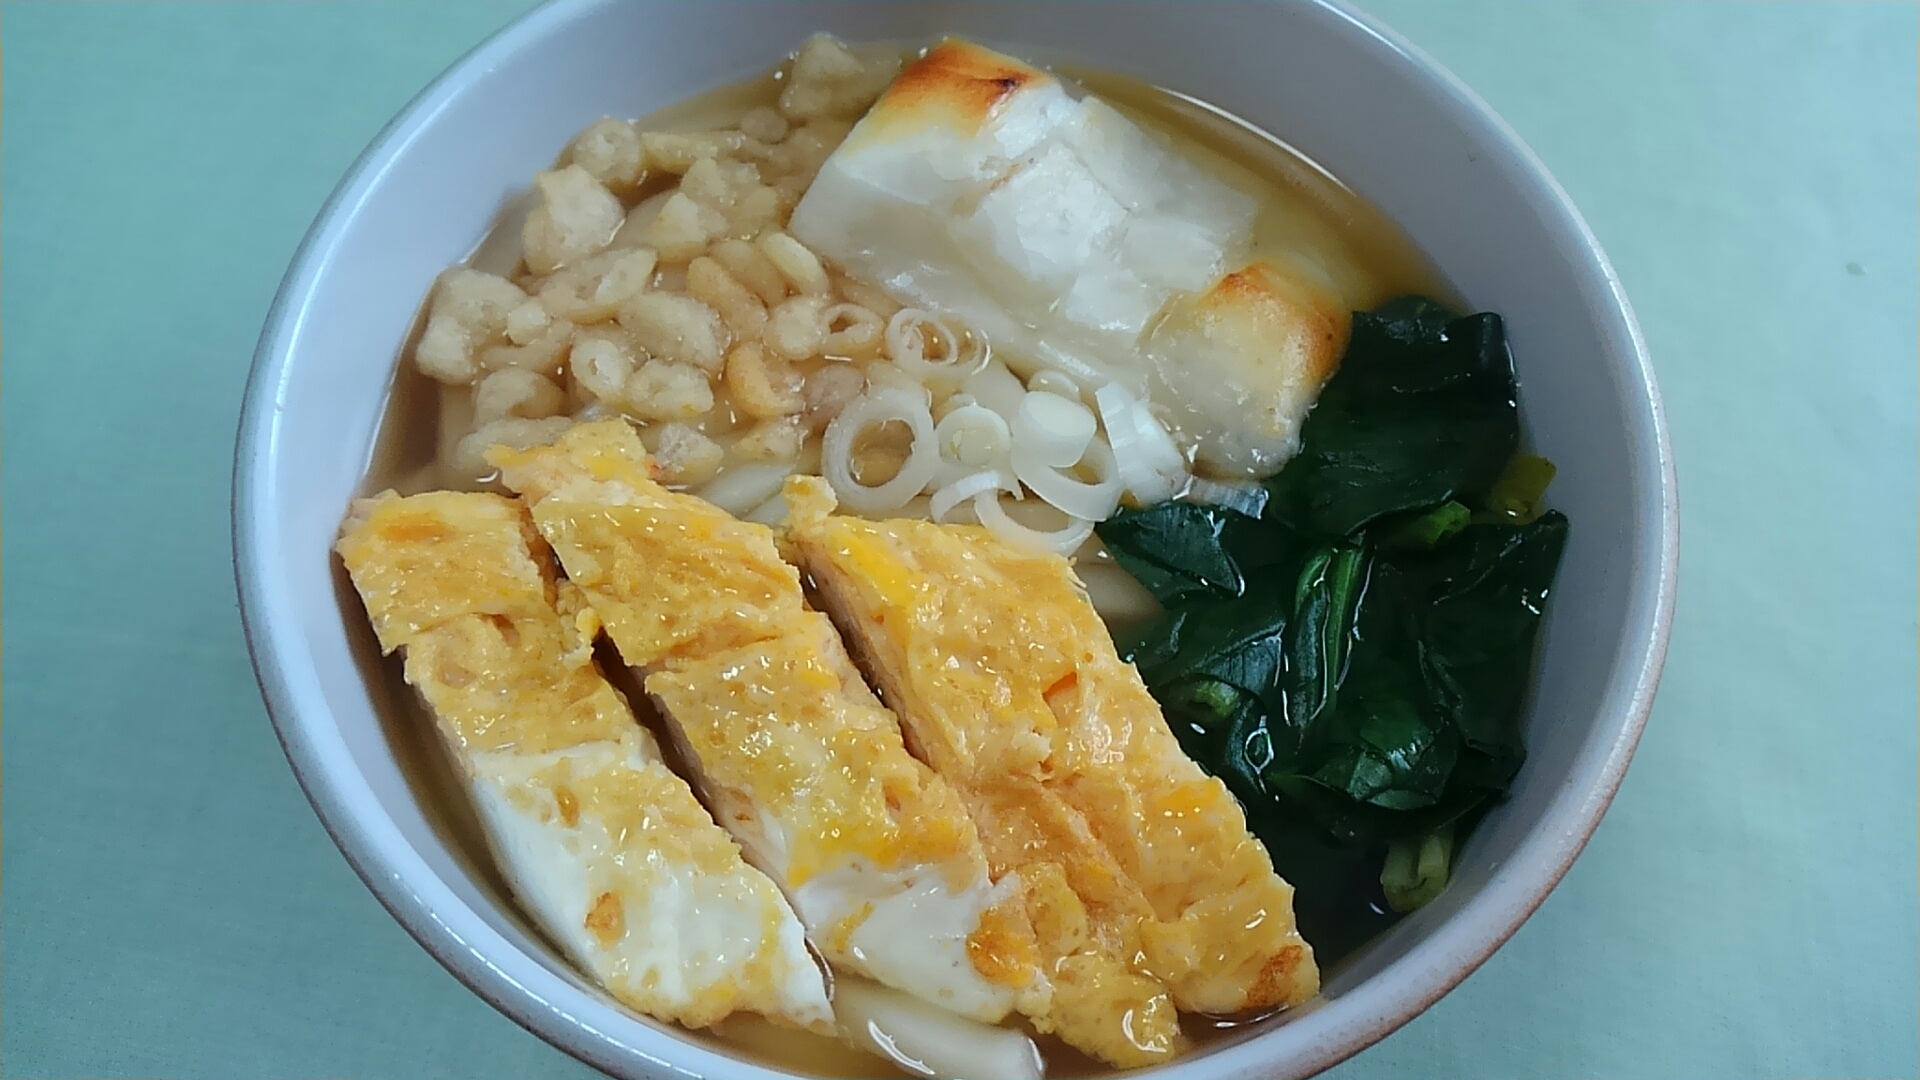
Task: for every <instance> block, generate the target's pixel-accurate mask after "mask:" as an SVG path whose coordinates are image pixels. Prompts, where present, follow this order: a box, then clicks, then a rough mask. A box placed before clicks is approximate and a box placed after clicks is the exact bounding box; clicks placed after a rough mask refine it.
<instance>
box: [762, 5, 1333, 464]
mask: <svg viewBox="0 0 1920 1080" xmlns="http://www.w3.org/2000/svg"><path fill="white" fill-rule="evenodd" d="M1257 214H1258V202H1257V201H1256V200H1255V199H1254V198H1253V197H1252V196H1251V195H1249V194H1247V193H1246V192H1243V191H1241V190H1239V189H1238V188H1236V187H1234V186H1233V185H1231V184H1229V183H1228V182H1227V181H1226V180H1224V179H1222V178H1221V177H1219V176H1216V175H1215V174H1214V173H1212V172H1210V171H1208V170H1207V169H1205V168H1203V167H1202V166H1200V165H1199V164H1196V163H1195V162H1193V161H1191V160H1189V159H1188V158H1187V157H1186V156H1185V155H1183V154H1181V153H1180V152H1179V151H1178V150H1176V149H1175V148H1174V147H1172V146H1170V145H1167V144H1166V143H1165V142H1164V141H1163V140H1162V139H1161V138H1160V137H1158V136H1157V135H1155V134H1154V133H1152V132H1149V131H1148V130H1146V129H1145V128H1143V127H1141V126H1140V125H1138V124H1136V123H1134V122H1133V121H1132V120H1131V119H1129V118H1128V117H1127V116H1126V115H1125V114H1123V113H1122V112H1120V111H1119V110H1118V109H1115V108H1114V107H1113V106H1111V105H1108V104H1107V103H1106V102H1104V101H1102V100H1100V99H1099V98H1097V97H1092V96H1075V94H1074V93H1073V92H1072V91H1070V89H1069V88H1068V87H1067V85H1066V84H1064V83H1063V82H1062V81H1061V80H1060V79H1058V78H1056V77H1055V76H1053V75H1051V74H1049V73H1048V72H1045V71H1042V70H1040V69H1039V68H1036V67H1033V66H1032V65H1030V64H1026V63H1023V62H1021V61H1019V60H1016V59H1014V58H1013V57H1010V56H1006V55H1004V54H1001V53H997V52H994V51H993V50H991V49H985V48H982V47H980V46H979V45H975V44H973V43H971V42H967V41H962V40H958V39H948V40H946V41H942V42H940V43H939V44H938V45H935V46H934V47H933V48H931V49H929V50H928V51H927V53H926V55H924V56H922V57H920V58H919V59H917V60H915V61H914V62H913V63H911V64H909V65H907V67H906V68H905V70H903V71H901V72H900V75H899V76H898V77H897V78H896V79H894V81H893V83H892V84H891V85H890V86H889V87H888V88H887V90H886V91H885V92H884V93H883V94H881V96H880V99H879V100H878V101H877V102H875V103H874V105H873V107H872V108H871V109H869V110H868V111H867V113H866V115H865V116H864V117H862V118H861V120H860V122H859V123H858V124H856V125H855V126H854V128H853V130H852V132H850V133H849V134H848V136H847V138H846V140H845V141H844V142H842V143H841V144H840V146H839V147H838V148H836V149H835V150H834V152H833V153H832V154H831V155H830V156H829V157H828V158H827V160H826V162H825V163H824V164H823V165H822V166H821V168H820V173H819V175H818V176H817V177H816V178H815V179H814V181H813V183H812V184H811V185H810V186H809V187H808V188H807V193H806V195H805V196H803V197H802V198H801V200H800V203H799V205H797V206H796V207H795V208H794V211H793V220H792V222H791V224H790V226H789V227H790V229H791V231H792V233H793V235H794V236H795V237H797V238H798V239H799V240H801V241H802V242H803V243H805V244H806V245H807V246H808V247H809V248H811V249H812V250H813V251H815V252H817V253H818V254H819V255H820V256H821V257H822V258H825V259H827V260H829V261H830V262H832V263H833V264H834V265H835V266H836V267H837V268H838V269H840V270H841V271H843V272H845V273H848V274H851V275H853V276H854V277H857V278H859V279H861V280H863V281H870V282H879V283H884V284H885V285H886V288H887V290H888V291H889V292H890V293H893V294H895V295H896V297H897V298H898V299H901V300H905V301H909V302H911V303H912V304H914V305H916V306H919V307H923V308H927V309H929V310H932V311H934V312H937V313H940V314H943V315H948V316H951V317H953V318H955V319H958V320H959V321H961V322H963V323H965V324H966V325H968V326H970V327H972V328H973V329H975V330H978V331H980V332H981V333H983V334H985V336H986V338H987V340H988V341H991V342H992V343H993V348H994V355H996V356H999V357H1002V358H1004V359H1006V360H1007V362H1008V363H1009V364H1011V365H1012V366H1013V367H1014V368H1015V369H1016V370H1017V371H1019V372H1020V373H1021V374H1026V375H1031V374H1032V373H1033V372H1034V371H1035V370H1038V369H1042V368H1057V369H1059V370H1062V371H1065V372H1067V373H1068V374H1070V375H1072V376H1073V377H1074V378H1075V379H1076V380H1078V381H1079V382H1080V383H1081V384H1083V385H1085V386H1089V387H1098V386H1102V385H1104V384H1106V383H1109V382H1113V383H1119V384H1120V385H1122V386H1124V387H1125V388H1126V389H1127V390H1128V391H1129V392H1130V393H1132V394H1134V395H1136V396H1141V395H1145V396H1150V397H1151V399H1152V400H1153V401H1154V402H1155V403H1156V404H1157V405H1159V406H1160V407H1161V408H1163V409H1165V410H1166V411H1167V412H1168V413H1169V414H1170V415H1171V417H1173V418H1174V419H1176V420H1177V421H1178V422H1179V426H1181V427H1182V428H1184V429H1187V430H1189V431H1191V432H1194V433H1196V444H1195V446H1194V447H1193V449H1194V451H1195V453H1196V455H1197V456H1198V458H1199V459H1200V461H1201V462H1203V463H1205V464H1207V465H1209V466H1211V467H1212V468H1213V469H1215V470H1217V471H1220V472H1224V473H1228V474H1247V475H1266V474H1268V473H1271V472H1273V471H1275V470H1276V469H1278V468H1279V467H1280V465H1281V464H1282V463H1283V462H1285V460H1286V459H1287V458H1288V457H1290V456H1292V454H1293V453H1294V450H1295V449H1296V446H1297V442H1298V438H1299V426H1300V423H1301V421H1302V420H1303V419H1304V418H1305V416H1306V413H1307V409H1308V408H1309V407H1310V406H1311V405H1312V404H1313V402H1314V400H1315V398H1317V397H1318V396H1319V393H1320V387H1321V385H1322V384H1323V383H1325V382H1326V380H1327V378H1328V377H1329V376H1330V375H1331V374H1332V373H1333V370H1334V367H1335V366H1336V365H1337V364H1338V362H1339V357H1340V354H1341V351H1342V350H1343V349H1344V348H1345V345H1346V338H1347V333H1348V329H1349V327H1348V300H1347V298H1345V297H1343V296H1342V295H1341V294H1340V293H1339V292H1338V291H1337V290H1336V289H1335V288H1334V286H1333V282H1334V280H1335V278H1336V277H1337V276H1340V275H1335V274H1332V273H1330V272H1329V268H1328V267H1325V266H1319V265H1314V264H1312V263H1311V262H1310V261H1306V260H1302V259H1300V258H1295V257H1292V256H1291V255H1290V254H1289V255H1288V256H1286V257H1275V258H1273V259H1271V260H1269V259H1265V258H1263V259H1257V260H1256V259H1252V258H1251V250H1252V239H1253V229H1254V224H1255V219H1256V216H1257ZM1348 276H1350V275H1348Z"/></svg>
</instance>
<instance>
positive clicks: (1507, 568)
mask: <svg viewBox="0 0 1920 1080" xmlns="http://www.w3.org/2000/svg"><path fill="white" fill-rule="evenodd" d="M1566 540H1567V519H1566V517H1565V516H1564V515H1562V514H1560V513H1559V512H1557V511H1549V512H1547V513H1546V514H1544V515H1542V516H1541V518H1540V519H1539V520H1538V521H1536V522H1534V523H1533V524H1531V525H1473V526H1470V527H1468V529H1467V530H1466V531H1465V532H1463V533H1462V534H1461V535H1460V536H1459V537H1458V538H1457V539H1456V540H1455V541H1454V542H1453V543H1451V544H1449V545H1448V546H1447V547H1446V549H1444V550H1443V551H1442V552H1440V553H1439V555H1438V557H1437V558H1436V560H1435V563H1434V565H1433V566H1432V567H1431V568H1430V570H1429V572H1430V573H1431V574H1432V575H1433V580H1434V585H1433V600H1432V602H1431V604H1430V605H1429V607H1428V608H1427V610H1426V611H1425V613H1424V615H1423V617H1422V619H1421V631H1422V633H1421V640H1422V652H1423V655H1422V667H1423V668H1424V670H1425V673H1426V679H1427V684H1428V686H1429V687H1430V688H1431V690H1432V694H1433V697H1434V700H1435V701H1436V702H1437V703H1438V704H1439V705H1440V707H1441V708H1442V709H1443V710H1445V711H1446V712H1447V714H1448V715H1449V717H1450V718H1451V719H1452V721H1453V724H1454V726H1455V727H1457V728H1458V729H1459V730H1460V734H1461V735H1462V737H1464V738H1465V740H1466V743H1467V745H1468V746H1472V747H1475V748H1476V749H1479V750H1481V751H1483V752H1485V753H1488V754H1490V755H1493V756H1495V757H1499V758H1506V759H1517V758H1518V757H1519V756H1520V755H1521V754H1522V753H1523V752H1524V750H1523V743H1522V740H1521V733H1520V707H1521V705H1522V704H1523V702H1524V700H1525V697H1526V692H1527V684H1528V682H1529V676H1530V675H1531V674H1532V670H1533V642H1534V636H1535V634H1536V633H1537V632H1538V630H1539V625H1540V617H1541V613H1542V611H1543V610H1544V608H1545V605H1546V600H1547V593H1548V591H1549V589H1550V588H1551V586H1552V583H1553V578H1554V574H1555V573H1556V572H1557V571H1558V569H1559V566H1560V555H1561V552H1562V550H1564V548H1565V546H1566ZM1515 764H1516V767H1517V760H1516V761H1515Z"/></svg>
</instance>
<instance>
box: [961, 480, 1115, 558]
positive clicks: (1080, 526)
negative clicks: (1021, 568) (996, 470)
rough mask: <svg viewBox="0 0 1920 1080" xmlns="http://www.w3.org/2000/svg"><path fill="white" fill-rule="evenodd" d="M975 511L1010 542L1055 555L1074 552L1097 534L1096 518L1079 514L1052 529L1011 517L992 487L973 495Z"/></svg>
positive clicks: (990, 528) (1001, 537)
mask: <svg viewBox="0 0 1920 1080" xmlns="http://www.w3.org/2000/svg"><path fill="white" fill-rule="evenodd" d="M973 512H974V513H975V514H977V515H979V518H980V524H982V525H985V526H986V527H987V529H988V531H989V532H992V533H993V535H995V536H997V537H999V538H1000V539H1002V540H1005V541H1006V542H1007V543H1009V544H1024V545H1026V546H1028V547H1034V548H1039V549H1040V550H1042V551H1051V552H1053V553H1054V554H1055V555H1070V554H1072V553H1073V552H1074V551H1075V550H1077V549H1078V548H1079V547H1080V545H1081V544H1084V543H1086V541H1087V537H1089V536H1092V535H1093V522H1091V521H1088V520H1087V519H1086V518H1076V517H1069V518H1067V523H1066V524H1065V525H1063V526H1061V527H1060V528H1058V529H1056V530H1054V531H1052V532H1042V531H1040V530H1038V529H1030V528H1028V527H1027V526H1025V525H1022V524H1020V523H1019V522H1017V521H1015V520H1013V519H1012V518H1010V517H1008V516H1007V511H1006V508H1005V507H1003V506H1001V505H1000V496H999V494H997V493H996V492H992V491H985V492H981V493H980V494H978V495H975V496H974V497H973Z"/></svg>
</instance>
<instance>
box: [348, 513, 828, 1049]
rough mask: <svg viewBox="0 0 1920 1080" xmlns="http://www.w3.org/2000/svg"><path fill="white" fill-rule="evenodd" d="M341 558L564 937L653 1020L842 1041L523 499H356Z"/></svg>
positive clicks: (533, 901) (780, 904) (797, 943)
mask: <svg viewBox="0 0 1920 1080" xmlns="http://www.w3.org/2000/svg"><path fill="white" fill-rule="evenodd" d="M338 550H339V553H340V555H341V558H342V559H343V560H344V561H345V563H346V567H347V572H348V574H349V575H350V576H351V577H352V579H353V583H354V585H355V587H356V588H357V589H358V590H359V592H360V595H361V598H362V599H363V600H364V601H365V603H366V607H367V613H368V615H369V616H371V618H372V620H373V626H374V630H375V633H376V636H377V637H378V638H379V641H380V647H381V649H382V650H383V651H385V652H394V651H395V650H402V651H404V653H405V663H406V678H407V682H408V683H410V684H411V685H412V686H413V687H414V688H415V689H416V690H417V691H418V692H419V693H420V696H421V697H422V699H423V700H424V701H425V703H426V705H427V708H428V709H429V711H430V712H431V713H432V715H433V718H434V723H435V726H436V727H437V728H438V730H439V732H440V735H441V738H442V740H443V742H444V743H445V745H446V746H447V748H448V750H449V751H450V752H451V756H452V758H453V760H454V763H455V766H456V768H457V770H458V771H459V773H460V775H461V777H462V779H463V780H464V781H465V783H466V786H467V789H468V791H469V792H470V793H471V794H472V795H473V798H474V802H475V805H476V808H477V809H478V811H479V816H480V820H481V823H482V825H483V827H484V829H485V832H486V834H487V838H488V841H489V843H490V844H491V845H492V847H493V849H494V852H495V855H496V859H497V862H498V865H499V867H500V869H501V871H502V872H503V873H504V875H505V876H506V878H507V881H508V884H509V886H510V887H511V888H512V890H513V892H514V895H515V896H516V897H517V898H518V899H519V900H520V902H521V904H522V905H523V906H524V908H525V909H526V911H527V912H528V913H529V914H530V915H532V916H533V918H534V921H535V922H537V923H538V924H539V926H540V928H541V929H542V930H544V931H545V932H546V933H547V934H548V936H550V937H551V938H552V939H553V941H554V942H555V943H556V944H558V945H559V946H560V947H561V948H562V949H563V950H564V951H565V952H566V953H567V954H568V955H569V956H570V957H571V958H572V959H573V960H574V961H575V962H576V963H577V964H579V965H580V967H581V968H582V969H583V970H585V971H587V972H588V973H590V974H591V975H592V976H593V977H594V978H595V979H597V980H598V981H599V982H600V983H601V985H603V986H605V987H606V988H607V990H608V992H609V993H611V994H612V995H613V996H614V997H615V998H617V999H619V1000H620V1001H621V1002H623V1003H624V1004H626V1005H629V1006H631V1007H632V1008H634V1009H637V1010H639V1011H641V1012H644V1013H646V1014H648V1015H650V1016H654V1017H657V1018H660V1019H662V1020H673V1021H678V1022H680V1023H682V1024H686V1025H688V1026H691V1027H705V1026H709V1025H712V1024H714V1023H716V1022H718V1021H720V1020H721V1019H723V1018H725V1017H726V1016H727V1015H729V1014H731V1013H733V1012H735V1011H738V1010H745V1011H749V1012H756V1013H760V1014H763V1015H765V1016H767V1017H769V1018H772V1019H775V1020H778V1021H782V1022H785V1023H789V1024H793V1025H796V1026H800V1027H806V1028H813V1029H819V1030H830V1029H831V1025H832V1020H833V1016H832V1011H831V1008H830V1006H829V1005H828V1001H827V988H826V983H825V979H824V976H823V973H822V972H821V970H820V967H819V965H818V963H817V962H816V961H815V960H814V959H813V957H812V955H811V954H810V953H809V952H808V951H807V947H806V941H805V938H804V935H803V932H802V929H801V926H800V924H799V921H798V920H797V919H796V918H795V916H794V913H793V912H792V910H791V909H789V907H788V906H787V904H786V902H785V900H784V899H783V898H782V897H781V895H780V893H779V891H778V890H777V889H776V888H775V887H774V885H773V883H772V882H770V881H768V880H767V878H766V877H765V876H764V875H762V874H761V873H760V872H759V871H757V870H755V869H753V868H752V867H750V866H748V865H747V864H746V863H745V862H743V861H742V859H741V855H740V850H739V848H738V847H737V846H736V845H735V843H734V842H733V840H732V839H731V838H730V837H729V836H728V835H727V834H726V833H725V832H723V831H722V830H721V829H720V828H719V827H718V826H717V825H716V824H715V823H714V821H713V819H712V818H711V817H710V816H709V815H708V814H707V811H706V810H705V809H704V808H703V807H702V806H701V805H700V803H699V801H698V800H696V799H695V798H694V794H693V791H692V789H690V788H689V787H688V786H687V783H686V781H684V780H682V779H680V778H679V777H678V776H676V775H674V773H673V772H672V771H671V770H670V769H668V767H667V766H666V765H665V764H664V763H663V761H662V759H661V756H660V751H659V748H658V747H657V746H656V745H655V743H654V741H653V737H652V736H651V735H650V734H649V733H648V732H647V731H646V729H644V728H642V727H640V726H639V724H638V723H636V721H635V720H634V716H633V713H632V712H631V711H630V710H629V709H628V707H627V703H626V701H625V700H624V699H623V698H622V697H621V696H620V694H619V693H618V692H617V691H616V690H614V688H613V687H612V686H610V685H609V684H608V683H607V681H606V680H605V679H604V678H603V677H602V676H601V673H600V671H599V669H598V667H597V666H596V665H595V663H594V660H593V640H594V638H595V636H596V635H597V634H598V630H599V623H598V621H597V619H596V617H595V616H594V614H593V611H592V610H591V609H590V608H589V607H588V606H587V605H586V603H585V602H584V600H583V598H582V597H581V596H580V593H579V591H578V590H577V589H575V588H574V587H572V586H571V585H570V584H568V583H567V582H556V581H555V580H554V579H553V576H552V572H551V569H550V567H551V556H550V554H549V553H548V551H547V548H546V544H545V543H544V542H543V541H542V540H541V539H540V537H539V534H538V533H536V532H535V531H534V529H533V523H532V522H531V521H530V520H529V519H528V517H527V513H526V510H525V509H524V508H523V507H522V506H521V505H520V504H519V503H518V502H516V501H514V500H511V499H506V498H502V497H500V496H497V495H486V494H465V493H454V492H432V493H428V494H423V495H414V496H411V497H408V498H401V497H399V496H397V495H394V494H392V493H391V492H389V493H387V494H384V495H380V496H377V497H375V498H372V499H363V500H361V501H359V502H358V503H356V504H355V505H354V507H353V510H352V512H351V514H350V515H349V517H348V519H347V522H346V524H345V527H344V529H343V535H342V536H341V539H340V542H339V545H338Z"/></svg>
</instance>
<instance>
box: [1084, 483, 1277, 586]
mask: <svg viewBox="0 0 1920 1080" xmlns="http://www.w3.org/2000/svg"><path fill="white" fill-rule="evenodd" d="M1244 518H1245V515H1243V514H1240V513H1237V512H1235V511H1232V510H1228V509H1225V508H1222V507H1218V506H1201V505H1199V504H1197V503H1190V502H1181V501H1179V500H1175V501H1172V502H1163V503H1160V504H1158V505H1157V506H1150V507H1147V508H1146V509H1144V510H1122V511H1120V512H1119V513H1117V514H1115V515H1113V516H1112V517H1110V518H1108V519H1107V520H1105V521H1103V522H1101V523H1100V525H1099V526H1098V531H1099V533H1100V540H1101V542H1102V543H1104V544H1105V545H1106V546H1107V550H1108V551H1109V552H1111V553H1112V554H1113V557H1114V560H1115V561H1117V562H1118V563H1119V564H1120V565H1121V566H1122V567H1124V568H1125V569H1126V570H1127V572H1128V573H1130V574H1132V575H1133V576H1134V577H1136V578H1139V579H1140V582H1141V584H1143V585H1145V586H1146V587H1147V588H1148V589H1149V590H1151V591H1152V592H1153V594H1154V596H1155V597H1156V598H1158V599H1159V601H1160V602H1161V603H1163V604H1175V603H1179V602H1180V601H1182V600H1186V599H1190V598H1192V597H1194V596H1197V595H1202V594H1205V593H1214V594H1216V595H1219V596H1239V595H1240V593H1241V592H1242V591H1243V590H1244V589H1245V588H1246V580H1245V579H1244V578H1243V577H1242V576H1241V574H1240V567H1239V565H1238V564H1237V563H1235V562H1234V559H1233V556H1232V555H1231V554H1230V553H1229V552H1228V550H1227V542H1226V533H1227V527H1228V525H1229V524H1230V523H1232V522H1233V521H1234V520H1235V519H1244Z"/></svg>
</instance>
